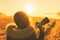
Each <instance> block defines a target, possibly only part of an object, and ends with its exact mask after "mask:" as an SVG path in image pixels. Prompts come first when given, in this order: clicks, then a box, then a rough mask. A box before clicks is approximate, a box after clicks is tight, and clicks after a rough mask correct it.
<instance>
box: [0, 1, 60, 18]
mask: <svg viewBox="0 0 60 40" xmlns="http://www.w3.org/2000/svg"><path fill="white" fill-rule="evenodd" d="M27 5H30V6H32V8H33V9H34V10H33V11H32V12H31V13H29V14H30V15H31V16H48V17H55V18H56V17H57V18H58V16H57V15H56V13H58V12H60V0H0V12H2V13H4V14H6V15H14V14H15V13H16V12H17V11H24V8H25V7H26V6H27ZM59 18H60V17H59Z"/></svg>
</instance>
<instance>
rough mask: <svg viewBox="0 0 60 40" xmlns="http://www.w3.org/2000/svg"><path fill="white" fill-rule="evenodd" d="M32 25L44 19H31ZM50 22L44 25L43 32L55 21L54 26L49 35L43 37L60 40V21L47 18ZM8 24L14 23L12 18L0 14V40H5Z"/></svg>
mask: <svg viewBox="0 0 60 40" xmlns="http://www.w3.org/2000/svg"><path fill="white" fill-rule="evenodd" d="M31 18H32V23H33V25H35V23H36V22H39V21H40V22H41V20H43V19H44V17H31ZM49 20H50V22H49V23H47V24H46V25H44V28H45V31H46V29H47V28H49V27H50V25H52V23H53V22H54V21H55V22H56V24H55V25H54V27H53V28H52V29H51V30H50V32H49V34H48V35H47V36H45V38H44V39H45V40H60V31H59V30H60V19H54V18H49ZM9 23H14V20H13V16H6V15H1V14H0V40H6V28H7V27H6V26H7V24H9Z"/></svg>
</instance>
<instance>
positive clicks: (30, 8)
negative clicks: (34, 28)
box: [23, 5, 34, 15]
mask: <svg viewBox="0 0 60 40" xmlns="http://www.w3.org/2000/svg"><path fill="white" fill-rule="evenodd" d="M23 10H24V11H25V12H26V13H27V14H29V15H32V12H33V11H34V8H33V7H32V6H31V5H26V6H25V7H24V8H23Z"/></svg>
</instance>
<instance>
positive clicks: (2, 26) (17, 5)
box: [0, 0, 60, 40]
mask: <svg viewBox="0 0 60 40" xmlns="http://www.w3.org/2000/svg"><path fill="white" fill-rule="evenodd" d="M17 11H24V12H25V13H26V14H27V15H28V16H29V19H30V21H31V19H32V22H30V23H31V24H32V25H35V23H36V22H37V21H41V20H43V19H44V18H45V17H48V18H49V20H50V22H49V23H48V24H46V25H44V27H45V30H46V29H47V28H48V27H50V25H49V24H52V22H53V21H54V20H55V21H56V24H55V27H53V28H52V29H51V31H50V32H49V35H47V36H45V40H60V31H59V30H60V0H0V40H6V26H7V24H9V23H14V20H13V16H14V14H15V13H16V12H17Z"/></svg>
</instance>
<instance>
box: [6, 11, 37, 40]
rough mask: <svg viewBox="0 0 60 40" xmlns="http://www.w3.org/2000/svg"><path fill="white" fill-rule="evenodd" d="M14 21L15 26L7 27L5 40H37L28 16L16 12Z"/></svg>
mask: <svg viewBox="0 0 60 40" xmlns="http://www.w3.org/2000/svg"><path fill="white" fill-rule="evenodd" d="M14 21H15V23H16V25H17V27H15V26H14V25H9V26H8V28H7V40H37V38H36V36H35V31H34V29H33V27H31V26H30V23H29V18H28V16H27V15H26V14H25V13H24V12H22V11H19V12H16V13H15V15H14Z"/></svg>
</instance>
